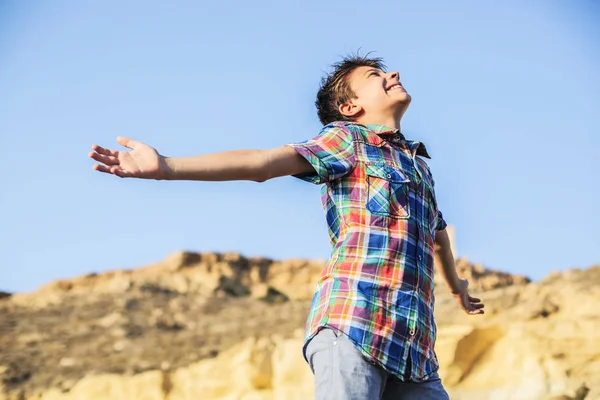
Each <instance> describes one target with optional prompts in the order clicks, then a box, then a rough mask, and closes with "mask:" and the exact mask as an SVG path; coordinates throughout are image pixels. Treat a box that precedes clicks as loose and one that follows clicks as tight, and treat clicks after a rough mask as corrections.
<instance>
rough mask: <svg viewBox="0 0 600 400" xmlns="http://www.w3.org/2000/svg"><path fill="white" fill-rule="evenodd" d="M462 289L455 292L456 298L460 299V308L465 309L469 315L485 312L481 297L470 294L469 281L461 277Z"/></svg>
mask: <svg viewBox="0 0 600 400" xmlns="http://www.w3.org/2000/svg"><path fill="white" fill-rule="evenodd" d="M459 285H460V290H459V291H458V292H457V293H453V296H454V298H455V299H456V300H457V301H458V304H459V305H460V308H462V309H463V311H464V312H466V313H467V314H469V315H477V314H484V311H483V307H484V305H483V303H482V302H481V300H480V299H477V298H475V297H471V296H469V291H468V290H467V289H468V287H469V281H467V280H466V279H461V280H460V281H459Z"/></svg>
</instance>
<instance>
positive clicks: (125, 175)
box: [110, 167, 133, 178]
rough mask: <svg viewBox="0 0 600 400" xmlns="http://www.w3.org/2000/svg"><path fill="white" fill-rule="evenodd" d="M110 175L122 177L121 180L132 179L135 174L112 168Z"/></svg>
mask: <svg viewBox="0 0 600 400" xmlns="http://www.w3.org/2000/svg"><path fill="white" fill-rule="evenodd" d="M110 173H111V174H114V175H116V176H118V177H121V178H132V177H133V174H132V173H131V172H128V171H125V170H124V169H122V168H119V167H111V169H110Z"/></svg>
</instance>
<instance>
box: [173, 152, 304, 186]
mask: <svg viewBox="0 0 600 400" xmlns="http://www.w3.org/2000/svg"><path fill="white" fill-rule="evenodd" d="M165 169H166V172H165V179H169V180H195V181H234V180H248V181H255V182H264V181H266V180H268V179H271V178H276V177H279V176H287V175H296V174H305V173H311V172H314V170H313V168H312V166H311V165H310V163H308V161H306V160H305V159H304V158H303V157H302V156H300V155H299V154H298V153H296V151H295V150H294V149H292V148H290V147H288V146H282V147H277V148H274V149H268V150H233V151H227V152H223V153H213V154H207V155H203V156H196V157H186V158H165Z"/></svg>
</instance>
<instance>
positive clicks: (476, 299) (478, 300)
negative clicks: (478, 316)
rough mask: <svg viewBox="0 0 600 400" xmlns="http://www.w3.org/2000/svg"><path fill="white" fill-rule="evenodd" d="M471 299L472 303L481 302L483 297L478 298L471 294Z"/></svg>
mask: <svg viewBox="0 0 600 400" xmlns="http://www.w3.org/2000/svg"><path fill="white" fill-rule="evenodd" d="M469 301H470V302H471V303H479V302H480V301H481V299H478V298H476V297H471V296H469Z"/></svg>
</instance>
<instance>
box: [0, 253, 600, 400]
mask: <svg viewBox="0 0 600 400" xmlns="http://www.w3.org/2000/svg"><path fill="white" fill-rule="evenodd" d="M322 267H323V262H319V261H307V260H287V261H274V260H269V259H264V258H245V257H243V256H241V255H239V254H214V253H211V254H198V253H191V252H181V253H176V254H173V255H172V256H171V257H169V258H167V259H166V260H164V261H162V262H160V263H157V264H154V265H150V266H147V267H144V268H140V269H135V270H120V271H112V272H107V273H102V274H90V275H86V276H83V277H80V278H75V279H69V280H61V281H57V282H53V283H50V284H48V285H46V286H44V287H42V288H40V289H39V290H37V291H36V292H33V293H27V294H13V295H10V294H8V293H4V294H3V295H2V296H0V400H7V399H10V400H13V399H19V400H22V399H37V400H75V399H86V400H96V399H113V400H121V399H123V400H125V399H127V400H132V399H135V400H137V399H140V400H145V399H148V400H150V399H152V400H159V399H160V400H163V399H164V400H178V399H205V400H217V399H230V400H233V399H240V400H280V399H281V400H288V399H290V400H293V399H303V400H304V399H311V398H312V377H311V374H310V369H309V368H308V366H307V365H306V364H305V362H304V360H303V358H302V355H301V350H300V349H301V345H302V338H301V337H302V329H303V327H304V321H305V318H306V315H307V313H308V307H309V305H310V298H311V296H312V292H313V288H314V284H315V282H316V280H317V278H318V276H319V273H320V271H321V269H322ZM457 269H458V270H459V275H461V276H463V277H466V278H468V279H469V280H470V282H471V288H472V291H473V294H474V295H476V296H478V297H481V298H482V299H483V301H484V302H485V303H486V314H485V315H484V316H467V315H466V314H464V313H462V312H461V311H460V310H459V308H458V306H457V305H456V303H455V301H454V300H453V299H452V298H451V296H449V295H448V294H447V289H446V287H445V285H443V284H440V282H437V284H436V318H437V324H438V342H437V344H436V352H437V354H438V358H439V360H440V363H441V368H440V376H441V377H442V379H443V381H444V384H445V386H446V388H447V389H448V391H449V392H450V394H451V398H452V399H461V400H475V399H477V400H482V399H523V400H527V399H583V398H586V399H599V398H600V345H599V344H598V343H600V341H599V340H598V339H599V338H600V337H599V333H598V332H600V309H599V308H598V306H597V305H598V304H599V303H600V289H599V286H598V283H600V266H595V267H592V268H589V269H587V270H569V271H566V272H563V273H554V274H551V275H549V276H548V277H546V278H545V279H544V280H542V281H541V282H531V281H530V280H529V279H527V278H525V277H522V276H513V275H510V274H506V273H501V272H498V271H491V270H488V269H486V268H484V267H483V266H481V265H476V264H471V263H469V262H468V261H466V260H458V261H457Z"/></svg>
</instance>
